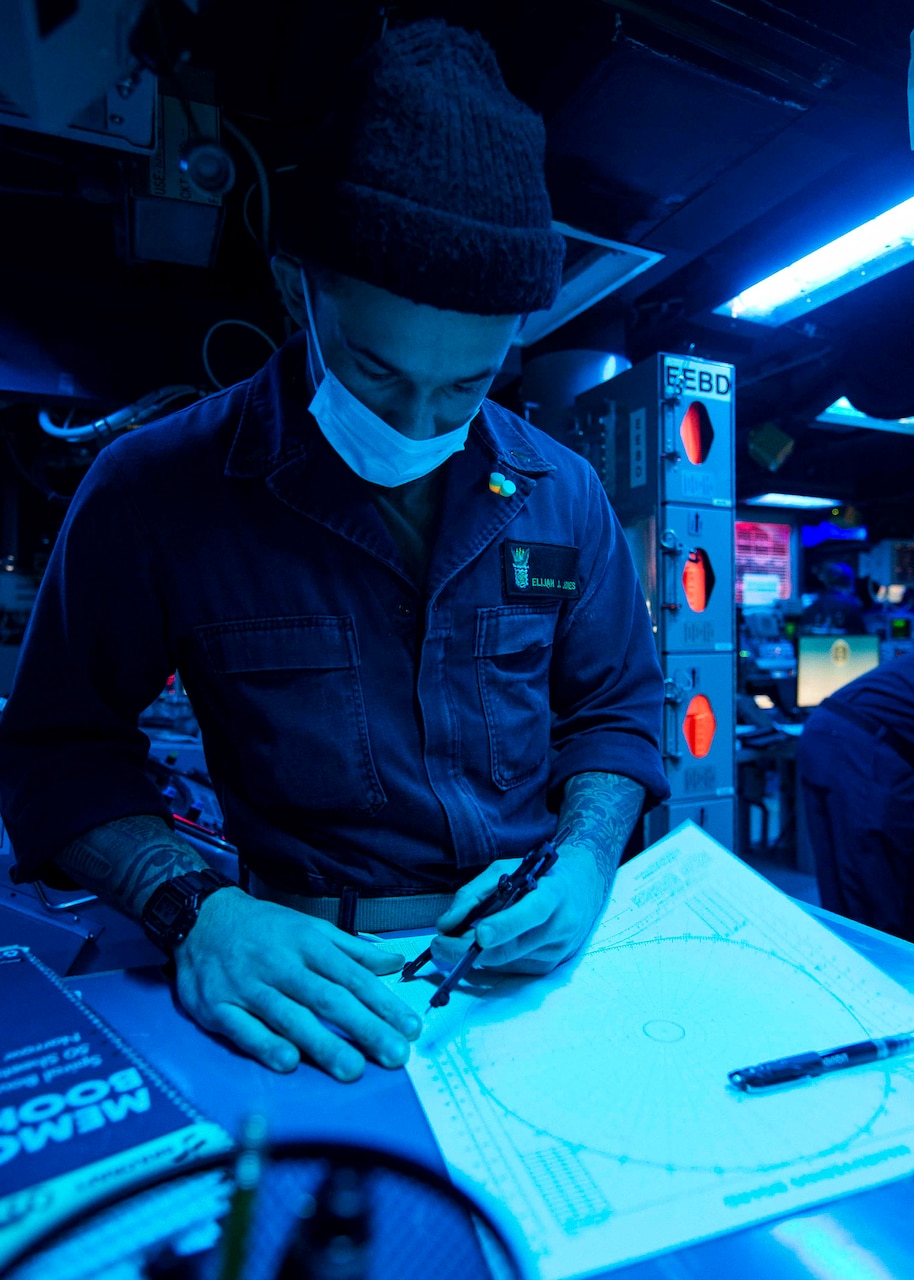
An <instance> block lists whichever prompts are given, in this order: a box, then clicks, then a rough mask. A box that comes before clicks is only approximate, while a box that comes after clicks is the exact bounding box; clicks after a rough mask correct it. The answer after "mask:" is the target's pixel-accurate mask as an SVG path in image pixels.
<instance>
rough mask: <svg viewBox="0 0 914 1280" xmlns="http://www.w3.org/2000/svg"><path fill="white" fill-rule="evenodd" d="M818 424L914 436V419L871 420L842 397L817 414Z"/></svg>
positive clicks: (866, 414)
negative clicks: (866, 428) (867, 428)
mask: <svg viewBox="0 0 914 1280" xmlns="http://www.w3.org/2000/svg"><path fill="white" fill-rule="evenodd" d="M816 422H821V423H824V424H825V425H826V426H833V427H844V428H846V429H847V430H854V429H855V428H857V427H869V428H870V429H871V430H873V431H896V432H898V434H899V435H904V436H914V418H871V417H870V415H869V414H868V413H861V411H860V410H859V409H855V408H854V406H853V405H852V404H851V402H850V400H848V398H847V396H840V397H839V398H838V399H837V400H835V401H834V403H833V404H830V405H829V406H828V408H827V409H823V410H822V412H821V413H820V414H817V416H816Z"/></svg>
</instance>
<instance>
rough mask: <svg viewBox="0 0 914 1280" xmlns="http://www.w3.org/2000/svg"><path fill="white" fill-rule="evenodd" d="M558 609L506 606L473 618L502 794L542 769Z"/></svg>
mask: <svg viewBox="0 0 914 1280" xmlns="http://www.w3.org/2000/svg"><path fill="white" fill-rule="evenodd" d="M557 618H558V609H557V607H555V606H544V607H543V608H542V609H531V608H523V607H520V606H511V605H506V606H502V607H501V608H495V609H479V610H478V611H477V615H476V672H477V679H478V682H479V694H480V697H481V699H482V706H483V712H484V715H485V720H486V728H487V730H488V735H489V756H490V762H491V767H492V780H493V782H494V783H495V784H496V786H498V787H500V788H501V789H502V790H503V791H507V790H508V789H509V788H510V787H516V786H519V785H520V783H522V782H526V781H527V780H528V779H529V778H531V777H532V776H533V775H534V774H535V773H537V772H538V771H539V770H541V769H543V768H544V767H545V765H546V759H547V756H548V754H549V737H550V727H551V719H552V718H551V712H550V706H549V667H550V663H551V660H552V642H553V638H554V635H555V625H556V620H557Z"/></svg>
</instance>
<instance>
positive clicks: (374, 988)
mask: <svg viewBox="0 0 914 1280" xmlns="http://www.w3.org/2000/svg"><path fill="white" fill-rule="evenodd" d="M304 959H305V964H304V965H303V966H302V967H301V969H300V970H298V971H297V972H296V971H295V970H291V971H288V970H284V971H283V973H282V974H281V975H277V978H276V985H277V986H278V987H279V988H280V989H281V990H283V991H285V992H287V994H289V995H291V996H292V997H293V999H295V1000H298V1001H299V1002H301V1003H303V1004H306V1005H308V1007H309V1008H313V1009H315V1010H316V1012H318V1013H319V1014H320V1015H321V1017H326V1018H330V1019H331V1021H333V1022H335V1023H336V1024H337V1025H338V1026H341V1027H343V1030H345V1031H351V1032H353V1033H354V1032H355V1024H354V1023H352V1022H350V1023H349V1024H347V1025H345V1026H344V1024H343V1023H341V1022H340V1020H339V1018H338V1017H337V1016H336V1013H335V1011H334V1010H333V1009H332V1008H329V1007H328V1005H327V999H328V996H329V998H330V999H331V1001H332V997H333V995H334V992H336V993H339V994H340V995H343V994H346V995H348V996H351V997H354V999H355V1001H356V1002H357V1003H358V1004H359V1005H360V1006H363V1007H364V1009H365V1010H367V1011H368V1012H369V1013H370V1014H371V1015H372V1017H376V1018H377V1019H379V1020H380V1025H381V1026H383V1027H384V1028H385V1029H386V1030H387V1031H388V1032H391V1031H392V1033H393V1034H394V1035H395V1036H405V1037H406V1039H407V1040H415V1039H416V1038H417V1037H418V1035H419V1032H420V1031H421V1030H422V1022H421V1020H420V1019H419V1017H418V1016H417V1014H416V1013H414V1011H413V1010H412V1009H411V1008H410V1007H409V1005H408V1004H406V1003H405V1002H404V1001H403V1000H401V999H400V998H399V996H396V995H395V994H394V993H393V991H391V989H390V988H389V987H387V986H385V985H384V983H383V982H381V981H379V979H378V977H377V976H376V975H375V974H374V973H370V972H369V971H368V970H367V969H366V968H365V967H364V966H363V965H362V964H360V963H359V962H358V961H357V960H352V959H351V958H350V957H349V956H348V955H346V954H345V953H344V952H343V951H342V950H341V949H339V948H337V947H327V946H321V947H320V948H319V949H315V951H314V952H313V953H309V954H306V955H305V956H304ZM312 978H315V979H317V980H318V985H317V988H316V995H313V994H312V982H311V979H312ZM325 980H326V982H328V983H329V984H330V987H331V990H330V991H329V993H328V991H327V989H326V986H325V985H323V984H324V981H325ZM314 999H317V1000H319V1001H320V1007H319V1008H318V1007H317V1006H316V1005H315V1004H314ZM347 1007H349V1006H347ZM369 1025H371V1026H373V1025H374V1024H373V1023H372V1024H369ZM356 1038H357V1039H359V1041H360V1043H361V1036H357V1037H356ZM397 1044H398V1047H399V1041H398V1042H397ZM384 1065H385V1066H386V1065H388V1064H387V1063H385V1064H384ZM393 1065H397V1064H393Z"/></svg>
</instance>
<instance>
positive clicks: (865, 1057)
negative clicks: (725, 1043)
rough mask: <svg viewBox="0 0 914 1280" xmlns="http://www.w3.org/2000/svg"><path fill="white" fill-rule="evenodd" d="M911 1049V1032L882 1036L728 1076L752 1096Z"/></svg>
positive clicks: (913, 1041)
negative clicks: (755, 1093) (753, 1093)
mask: <svg viewBox="0 0 914 1280" xmlns="http://www.w3.org/2000/svg"><path fill="white" fill-rule="evenodd" d="M912 1049H914V1031H905V1032H904V1033H903V1034H902V1035H897V1036H884V1037H883V1038H882V1039H880V1040H859V1041H857V1043H856V1044H842V1045H839V1046H838V1048H837V1049H823V1050H822V1052H821V1053H798V1054H795V1055H794V1056H793V1057H791V1058H774V1059H772V1061H771V1062H760V1063H758V1065H757V1066H754V1067H740V1068H739V1070H738V1071H731V1072H730V1073H729V1075H728V1077H727V1078H728V1079H729V1081H730V1083H731V1084H732V1085H733V1086H734V1087H735V1088H737V1089H743V1090H744V1091H748V1092H752V1091H753V1090H755V1089H772V1088H774V1087H775V1086H777V1085H779V1084H791V1083H792V1082H793V1081H795V1080H806V1079H808V1078H809V1077H811V1076H822V1075H825V1074H826V1072H829V1071H843V1070H844V1068H845V1067H858V1066H860V1065H861V1064H862V1063H864V1062H879V1061H880V1060H881V1059H883V1058H894V1057H895V1055H896V1054H899V1053H909V1052H910V1051H911V1050H912Z"/></svg>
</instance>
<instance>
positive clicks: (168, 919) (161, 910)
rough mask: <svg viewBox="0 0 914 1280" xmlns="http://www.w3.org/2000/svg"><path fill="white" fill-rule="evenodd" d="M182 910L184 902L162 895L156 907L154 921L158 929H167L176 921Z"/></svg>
mask: <svg viewBox="0 0 914 1280" xmlns="http://www.w3.org/2000/svg"><path fill="white" fill-rule="evenodd" d="M183 910H184V901H183V900H182V899H181V898H173V897H172V896H171V895H165V894H163V895H162V898H161V900H160V901H159V902H158V903H157V905H156V911H155V914H156V921H157V923H158V924H159V926H160V928H162V929H167V928H169V927H170V926H171V925H173V924H174V922H175V921H176V920H177V918H178V916H179V915H180V914H181V912H182V911H183Z"/></svg>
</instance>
